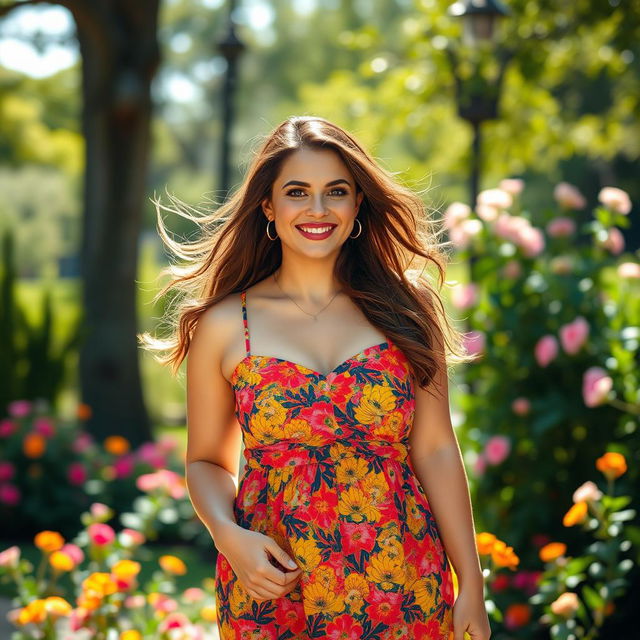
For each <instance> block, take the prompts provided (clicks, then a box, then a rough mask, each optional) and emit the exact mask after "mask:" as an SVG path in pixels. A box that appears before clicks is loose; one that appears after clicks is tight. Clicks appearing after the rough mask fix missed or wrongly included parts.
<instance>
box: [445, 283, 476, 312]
mask: <svg viewBox="0 0 640 640" xmlns="http://www.w3.org/2000/svg"><path fill="white" fill-rule="evenodd" d="M477 302H478V285H477V284H475V283H474V282H469V283H466V284H457V285H456V286H455V287H453V290H452V292H451V303H452V304H453V306H454V307H455V308H456V309H461V310H464V309H468V308H469V307H472V306H473V305H475V304H476V303H477Z"/></svg>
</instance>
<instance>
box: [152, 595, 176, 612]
mask: <svg viewBox="0 0 640 640" xmlns="http://www.w3.org/2000/svg"><path fill="white" fill-rule="evenodd" d="M152 606H153V608H154V609H155V610H156V611H162V612H163V613H171V612H172V611H175V610H176V609H177V608H178V603H177V601H176V600H174V599H173V598H170V597H169V596H168V595H166V594H165V593H160V594H158V596H157V597H156V599H155V600H154V602H153V604H152Z"/></svg>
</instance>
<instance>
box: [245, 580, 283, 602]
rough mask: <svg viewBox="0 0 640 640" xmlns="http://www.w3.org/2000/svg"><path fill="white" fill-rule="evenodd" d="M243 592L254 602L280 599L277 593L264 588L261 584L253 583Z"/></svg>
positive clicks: (269, 588) (266, 587)
mask: <svg viewBox="0 0 640 640" xmlns="http://www.w3.org/2000/svg"><path fill="white" fill-rule="evenodd" d="M245 590H246V592H247V593H248V594H249V595H250V596H251V597H252V598H254V599H255V600H258V599H262V600H273V599H275V598H279V597H280V594H279V593H278V591H276V590H275V589H271V587H269V586H266V585H265V584H264V583H263V582H254V583H252V585H251V586H250V587H249V588H248V589H245Z"/></svg>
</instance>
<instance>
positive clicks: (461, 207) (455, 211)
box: [444, 202, 471, 229]
mask: <svg viewBox="0 0 640 640" xmlns="http://www.w3.org/2000/svg"><path fill="white" fill-rule="evenodd" d="M470 215H471V208H470V207H469V205H467V204H464V203H463V202H452V203H451V204H450V205H449V206H448V207H447V209H446V211H445V212H444V226H445V227H446V228H447V229H453V228H454V227H457V226H458V224H460V223H461V222H462V221H463V220H466V219H467V218H468V217H469V216H470Z"/></svg>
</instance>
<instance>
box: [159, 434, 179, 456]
mask: <svg viewBox="0 0 640 640" xmlns="http://www.w3.org/2000/svg"><path fill="white" fill-rule="evenodd" d="M179 444H180V443H179V442H178V439H177V438H174V437H173V436H170V435H167V434H165V435H162V436H160V437H159V438H158V441H157V442H156V447H157V448H158V450H159V451H161V452H162V453H164V454H167V453H171V452H172V451H175V450H176V449H177V448H178V445H179Z"/></svg>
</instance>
